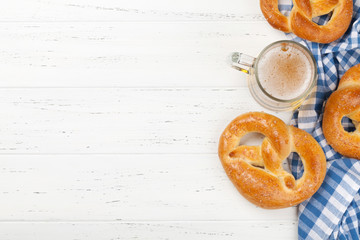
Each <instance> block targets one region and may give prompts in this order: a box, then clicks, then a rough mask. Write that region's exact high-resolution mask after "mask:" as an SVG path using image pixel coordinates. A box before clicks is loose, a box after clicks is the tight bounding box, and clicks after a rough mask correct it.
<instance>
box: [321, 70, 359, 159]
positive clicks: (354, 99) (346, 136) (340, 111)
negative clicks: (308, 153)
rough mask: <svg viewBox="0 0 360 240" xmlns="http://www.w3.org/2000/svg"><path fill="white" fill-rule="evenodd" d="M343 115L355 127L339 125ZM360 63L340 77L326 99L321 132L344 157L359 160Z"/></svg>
mask: <svg viewBox="0 0 360 240" xmlns="http://www.w3.org/2000/svg"><path fill="white" fill-rule="evenodd" d="M343 117H348V118H350V119H351V120H352V121H353V123H354V124H355V126H356V127H357V128H356V130H355V131H354V132H347V131H345V130H344V128H343V127H342V125H341V120H342V118H343ZM359 122H360V64H358V65H356V66H354V67H352V68H350V69H349V70H348V71H347V72H346V73H345V74H344V76H343V77H342V78H341V80H340V83H339V87H338V89H337V90H336V91H335V92H333V93H332V94H331V95H330V98H329V99H328V101H327V103H326V106H325V111H324V117H323V125H322V127H323V132H324V136H325V138H326V141H327V142H328V143H329V144H330V145H331V146H332V147H333V148H334V150H335V151H337V152H339V153H341V154H342V155H344V156H345V157H349V158H356V159H359V160H360V129H359V127H358V126H359V125H358V123H359Z"/></svg>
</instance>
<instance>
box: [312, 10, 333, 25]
mask: <svg viewBox="0 0 360 240" xmlns="http://www.w3.org/2000/svg"><path fill="white" fill-rule="evenodd" d="M332 14H333V11H331V12H329V13H327V14H324V15H321V16H317V17H314V18H313V19H312V21H313V22H314V23H316V24H317V25H320V26H322V25H326V24H327V23H328V22H329V20H330V19H331V16H332Z"/></svg>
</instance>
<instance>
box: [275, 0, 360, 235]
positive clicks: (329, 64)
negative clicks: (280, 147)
mask: <svg viewBox="0 0 360 240" xmlns="http://www.w3.org/2000/svg"><path fill="white" fill-rule="evenodd" d="M279 8H280V10H281V11H282V12H283V13H285V14H287V13H286V12H289V11H290V10H291V1H287V0H280V1H279ZM359 17H360V0H354V15H353V20H352V23H351V25H350V27H349V30H348V31H347V32H346V34H345V35H344V36H343V37H342V38H341V39H339V40H337V41H335V42H333V43H330V44H318V43H313V42H309V41H304V40H302V39H300V38H298V37H296V36H294V35H293V34H289V35H288V36H289V37H291V38H292V39H294V40H295V41H298V42H301V43H302V44H304V45H305V46H307V47H308V48H309V49H310V50H311V52H312V53H313V54H314V57H315V59H316V61H317V65H318V74H319V79H318V83H317V88H316V91H314V92H313V93H312V94H311V95H310V98H309V99H308V100H307V101H305V102H304V104H303V105H302V106H301V107H300V109H298V110H296V111H295V112H294V115H293V119H292V124H293V125H295V126H297V127H299V128H301V129H304V130H305V131H307V132H309V133H311V134H312V135H313V136H314V138H315V139H316V140H317V141H318V142H319V143H320V145H321V147H322V148H323V150H324V152H325V155H326V159H327V174H326V177H325V180H324V183H323V184H322V186H321V187H320V189H319V190H318V192H317V193H315V195H314V196H313V197H312V198H311V199H309V200H307V201H305V202H303V203H301V204H300V206H299V227H298V231H299V232H298V236H299V239H360V226H359V225H360V192H359V189H360V161H358V160H355V159H349V158H345V157H343V156H342V155H340V154H339V153H337V152H335V151H334V150H333V149H332V148H331V147H330V146H329V145H328V143H327V142H326V140H325V138H324V135H323V132H322V128H321V126H322V114H323V109H324V106H325V101H326V99H327V98H328V97H329V96H330V94H331V93H332V92H333V91H334V90H335V89H336V87H337V84H338V81H339V79H340V78H341V77H342V76H343V74H344V73H345V72H346V71H347V70H348V69H349V68H350V67H352V66H354V65H356V64H358V63H360V35H359V32H360V19H359ZM327 20H328V17H327V16H322V17H319V18H317V19H314V21H315V22H317V23H320V24H324V23H325V22H326V21H327ZM343 125H344V127H345V129H347V130H351V128H353V127H354V126H353V125H352V123H351V121H349V120H348V119H345V120H344V121H343ZM291 167H292V172H293V174H294V176H295V178H299V177H300V176H301V175H302V172H303V167H302V164H301V161H300V160H299V158H298V157H297V155H293V156H292V157H291Z"/></svg>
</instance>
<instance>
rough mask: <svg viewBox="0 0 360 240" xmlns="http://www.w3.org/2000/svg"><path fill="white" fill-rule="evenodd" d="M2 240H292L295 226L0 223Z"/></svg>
mask: <svg viewBox="0 0 360 240" xmlns="http://www.w3.org/2000/svg"><path fill="white" fill-rule="evenodd" d="M0 228H1V231H0V238H1V239H2V240H19V239H26V240H39V239H49V237H50V236H51V239H52V240H74V239H81V240H99V239H102V240H113V239H151V240H153V239H175V240H176V239H181V240H183V239H206V240H211V239H216V240H218V239H253V240H256V239H259V240H262V239H279V240H281V239H284V240H289V239H296V238H297V236H296V232H297V225H296V223H295V222H281V221H280V222H279V221H267V222H251V221H249V222H248V221H235V222H232V221H230V222H229V221H224V222H222V221H215V222H110V223H102V222H100V223H99V222H94V223H78V222H72V223H71V222H70V223H48V222H47V223H42V222H41V223H37V222H32V223H31V222H30V223H29V222H25V223H0Z"/></svg>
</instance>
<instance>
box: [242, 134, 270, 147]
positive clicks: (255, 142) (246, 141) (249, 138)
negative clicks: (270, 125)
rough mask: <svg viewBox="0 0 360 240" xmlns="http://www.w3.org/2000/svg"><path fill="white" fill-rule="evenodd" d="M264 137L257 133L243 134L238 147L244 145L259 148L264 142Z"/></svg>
mask: <svg viewBox="0 0 360 240" xmlns="http://www.w3.org/2000/svg"><path fill="white" fill-rule="evenodd" d="M264 138H265V135H264V134H261V133H258V132H250V133H247V134H245V135H244V136H243V137H242V138H241V139H240V143H239V146H241V145H246V146H259V145H261V143H262V141H263V140H264Z"/></svg>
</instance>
